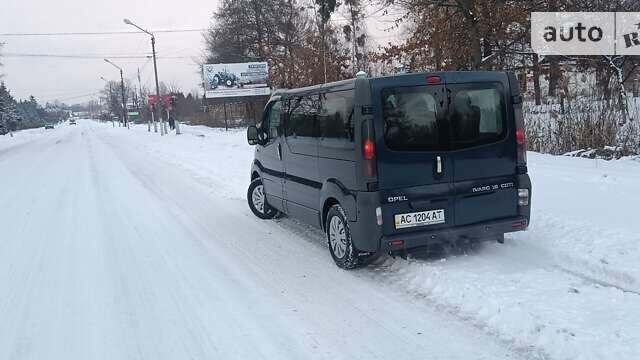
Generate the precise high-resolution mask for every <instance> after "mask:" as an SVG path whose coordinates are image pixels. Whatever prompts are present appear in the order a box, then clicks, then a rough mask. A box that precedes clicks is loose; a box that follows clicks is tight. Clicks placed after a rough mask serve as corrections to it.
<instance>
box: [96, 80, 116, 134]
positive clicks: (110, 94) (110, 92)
mask: <svg viewBox="0 0 640 360" xmlns="http://www.w3.org/2000/svg"><path fill="white" fill-rule="evenodd" d="M100 79H102V81H104V82H106V83H107V84H109V100H108V101H107V106H108V109H109V118H111V125H113V127H116V123H115V121H113V116H112V115H111V105H112V100H113V90H112V89H111V81H109V80H107V79H105V78H104V76H100Z"/></svg>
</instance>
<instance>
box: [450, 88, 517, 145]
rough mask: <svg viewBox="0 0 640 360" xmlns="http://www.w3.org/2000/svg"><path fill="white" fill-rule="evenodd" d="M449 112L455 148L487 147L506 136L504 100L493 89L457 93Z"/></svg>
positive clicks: (464, 90)
mask: <svg viewBox="0 0 640 360" xmlns="http://www.w3.org/2000/svg"><path fill="white" fill-rule="evenodd" d="M452 105H453V106H452V109H451V118H450V121H451V132H452V137H453V139H452V140H453V146H454V148H455V149H463V148H467V147H472V146H477V145H482V144H488V143H492V142H496V141H499V140H501V139H502V138H503V137H504V135H505V134H506V126H505V125H506V121H505V111H504V101H503V99H502V95H501V94H500V92H499V91H498V89H495V88H489V89H463V90H460V91H458V92H456V94H455V96H454V99H453V103H452Z"/></svg>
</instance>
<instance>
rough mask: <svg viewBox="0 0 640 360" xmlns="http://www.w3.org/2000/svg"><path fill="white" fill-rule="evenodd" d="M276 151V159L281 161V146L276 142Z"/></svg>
mask: <svg viewBox="0 0 640 360" xmlns="http://www.w3.org/2000/svg"><path fill="white" fill-rule="evenodd" d="M276 152H277V153H278V160H280V161H282V146H280V143H278V147H277V148H276Z"/></svg>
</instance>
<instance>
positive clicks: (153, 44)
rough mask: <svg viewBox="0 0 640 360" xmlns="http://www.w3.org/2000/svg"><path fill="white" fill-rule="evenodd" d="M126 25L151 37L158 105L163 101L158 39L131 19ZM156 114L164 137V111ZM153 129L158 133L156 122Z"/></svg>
mask: <svg viewBox="0 0 640 360" xmlns="http://www.w3.org/2000/svg"><path fill="white" fill-rule="evenodd" d="M123 21H124V23H125V24H127V25H131V26H133V27H135V28H137V29H138V30H140V31H142V32H143V33H145V34H147V35H149V36H151V52H152V53H153V74H154V75H155V80H156V103H158V102H159V101H161V99H160V86H159V84H158V64H157V62H156V37H155V35H153V33H151V32H149V31H147V30H145V29H143V28H141V27H140V26H138V25H136V24H134V23H133V22H132V21H131V20H129V19H124V20H123ZM156 108H157V106H154V109H153V111H154V112H156V111H157V109H156ZM156 114H157V115H158V116H157V118H159V119H160V135H164V134H165V132H166V128H165V127H164V120H163V118H162V111H158V112H156ZM153 129H154V131H155V132H158V125H157V123H156V122H155V121H154V122H153Z"/></svg>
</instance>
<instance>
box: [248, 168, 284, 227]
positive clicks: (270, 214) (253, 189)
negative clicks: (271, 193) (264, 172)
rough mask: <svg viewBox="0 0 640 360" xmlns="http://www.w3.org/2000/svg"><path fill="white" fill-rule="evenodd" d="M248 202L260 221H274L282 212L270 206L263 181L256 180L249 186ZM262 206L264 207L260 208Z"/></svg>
mask: <svg viewBox="0 0 640 360" xmlns="http://www.w3.org/2000/svg"><path fill="white" fill-rule="evenodd" d="M247 202H248V203H249V208H250V209H251V212H253V214H254V215H255V216H257V217H259V218H260V219H265V220H267V219H273V218H275V217H277V216H278V215H279V214H280V212H279V211H278V210H276V209H275V208H273V207H271V206H269V204H268V203H267V198H266V196H265V194H264V186H263V185H262V179H260V178H256V179H253V180H252V181H251V184H249V189H248V190H247ZM260 204H262V206H260Z"/></svg>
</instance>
